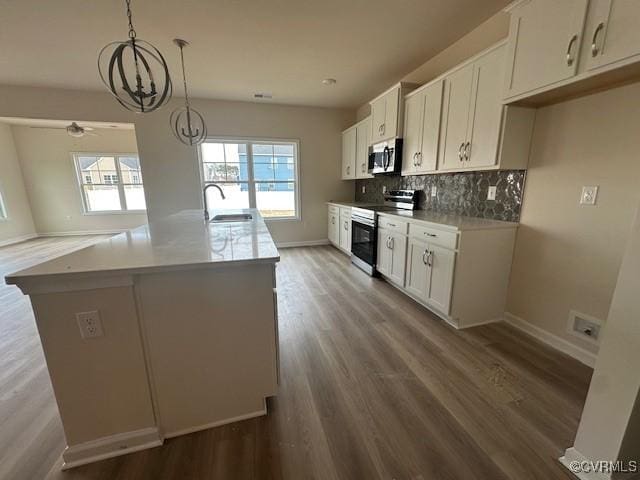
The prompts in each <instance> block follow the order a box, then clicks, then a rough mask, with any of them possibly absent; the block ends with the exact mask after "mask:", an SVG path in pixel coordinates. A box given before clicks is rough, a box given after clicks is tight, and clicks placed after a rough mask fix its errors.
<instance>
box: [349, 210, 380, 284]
mask: <svg viewBox="0 0 640 480" xmlns="http://www.w3.org/2000/svg"><path fill="white" fill-rule="evenodd" d="M377 236H378V226H377V224H376V218H375V212H373V211H371V210H366V209H360V208H353V209H351V262H352V263H353V264H354V265H356V266H357V267H359V268H360V269H362V270H364V271H365V272H366V273H368V274H369V275H373V273H374V271H375V265H376V253H377V248H376V239H377Z"/></svg>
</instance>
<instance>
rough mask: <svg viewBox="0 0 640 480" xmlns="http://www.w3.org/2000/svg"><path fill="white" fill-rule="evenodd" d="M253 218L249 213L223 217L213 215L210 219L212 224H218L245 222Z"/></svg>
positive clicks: (224, 215)
mask: <svg viewBox="0 0 640 480" xmlns="http://www.w3.org/2000/svg"><path fill="white" fill-rule="evenodd" d="M252 218H253V217H252V216H251V214H250V213H230V214H223V215H215V216H214V217H213V218H212V219H211V222H212V223H220V222H247V221H249V220H251V219H252Z"/></svg>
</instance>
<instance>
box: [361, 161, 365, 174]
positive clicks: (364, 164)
mask: <svg viewBox="0 0 640 480" xmlns="http://www.w3.org/2000/svg"><path fill="white" fill-rule="evenodd" d="M364 166H365V164H364V163H363V164H362V173H364Z"/></svg>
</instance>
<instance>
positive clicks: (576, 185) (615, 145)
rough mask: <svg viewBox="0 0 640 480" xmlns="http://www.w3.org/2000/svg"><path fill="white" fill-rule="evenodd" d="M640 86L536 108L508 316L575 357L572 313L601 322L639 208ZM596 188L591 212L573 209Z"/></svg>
mask: <svg viewBox="0 0 640 480" xmlns="http://www.w3.org/2000/svg"><path fill="white" fill-rule="evenodd" d="M638 99H640V84H638V83H637V84H634V85H628V86H625V87H622V88H616V89H613V90H609V91H606V92H602V93H598V94H595V95H590V96H587V97H583V98H580V99H576V100H571V101H567V102H563V103H560V104H557V105H552V106H549V107H545V108H541V109H539V110H538V112H537V116H536V123H535V128H534V134H533V141H532V147H531V157H530V160H529V170H528V173H527V179H526V182H525V191H524V202H523V208H522V215H521V218H520V222H521V226H520V228H519V231H518V237H517V241H516V248H515V255H514V260H513V268H512V272H511V282H510V286H509V295H508V300H507V310H508V311H509V312H510V313H512V314H514V315H516V316H518V317H520V318H522V319H524V320H525V321H528V322H530V323H532V324H533V325H535V326H537V327H539V328H542V329H543V330H546V331H547V332H551V333H552V334H554V335H557V336H559V337H561V338H563V339H564V340H566V341H568V342H571V343H573V344H574V345H577V346H579V347H582V348H584V349H587V350H590V351H592V352H596V351H597V347H595V346H593V345H592V344H590V343H587V342H585V341H583V340H581V339H579V338H576V337H574V336H573V335H570V334H568V333H567V332H566V325H567V318H568V316H569V310H570V309H574V310H577V311H580V312H583V313H586V314H589V315H592V316H594V317H596V318H599V319H603V320H604V319H606V318H607V312H608V311H609V306H610V304H611V298H612V296H613V292H614V289H615V286H616V280H617V278H618V271H619V269H620V264H621V262H622V256H623V254H624V248H625V245H626V242H627V239H628V238H629V233H630V229H631V225H632V222H633V218H634V213H635V209H636V207H637V205H638V202H640V162H639V161H638V152H639V151H640V135H639V134H638V132H640V110H639V109H638ZM583 185H599V186H600V191H599V194H598V203H597V205H596V206H581V205H579V199H580V193H581V190H582V186H583Z"/></svg>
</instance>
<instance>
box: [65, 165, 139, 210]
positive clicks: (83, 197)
mask: <svg viewBox="0 0 640 480" xmlns="http://www.w3.org/2000/svg"><path fill="white" fill-rule="evenodd" d="M81 156H87V157H113V158H114V159H115V167H116V175H117V177H118V182H117V183H93V182H92V183H85V182H84V181H83V176H82V169H81V168H80V162H79V161H78V157H81ZM120 157H136V158H137V159H138V162H140V156H139V155H138V153H137V152H71V161H72V163H73V168H74V170H75V172H76V185H77V186H78V189H79V191H80V199H81V201H82V214H83V215H139V214H146V213H147V209H146V208H145V209H125V208H122V209H121V210H96V211H92V210H89V206H88V203H87V196H86V194H85V191H84V186H85V185H92V186H96V185H97V186H101V185H104V186H110V187H113V186H115V187H117V188H118V197H119V198H120V206H121V207H126V205H127V199H126V195H125V187H126V186H129V185H142V188H143V191H144V180H143V181H142V182H141V183H139V184H137V183H123V182H121V181H120V180H121V179H123V178H124V177H123V176H122V171H121V169H120ZM140 171H142V164H140ZM145 204H146V195H145Z"/></svg>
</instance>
